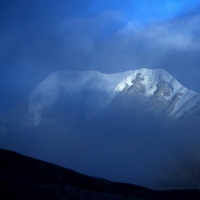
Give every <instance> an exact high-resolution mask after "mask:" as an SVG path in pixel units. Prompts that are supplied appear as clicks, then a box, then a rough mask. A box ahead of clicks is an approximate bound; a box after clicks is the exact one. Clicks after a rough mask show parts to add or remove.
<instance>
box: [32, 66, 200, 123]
mask: <svg viewBox="0 0 200 200" xmlns="http://www.w3.org/2000/svg"><path fill="white" fill-rule="evenodd" d="M137 76H139V78H141V79H140V81H141V82H140V83H142V84H143V86H144V87H145V94H144V95H145V96H146V97H147V99H148V98H149V97H150V96H152V95H153V94H154V92H155V91H156V89H157V85H158V83H159V82H160V81H165V83H166V84H167V87H168V89H169V91H170V94H169V96H162V97H163V98H165V100H166V101H169V100H170V99H172V98H173V97H174V96H175V95H176V94H177V93H180V92H181V93H182V96H180V99H179V101H178V102H177V104H176V105H175V108H174V110H173V111H172V112H171V114H170V116H172V115H176V117H179V116H181V115H182V114H184V113H185V112H187V110H189V109H190V108H191V107H192V106H194V105H195V104H196V103H197V102H198V101H199V100H200V96H199V95H197V93H196V92H194V91H190V90H188V89H187V88H185V87H183V86H182V85H181V84H180V83H179V82H178V81H177V80H176V79H175V78H174V77H173V76H171V75H170V74H169V73H168V72H166V71H165V70H163V69H145V68H142V69H137V70H130V71H126V72H122V73H116V74H103V73H100V72H97V71H70V70H63V71H57V72H54V73H52V74H51V75H50V76H48V77H47V78H46V79H45V80H43V81H42V82H41V83H40V84H39V85H38V86H37V87H36V88H35V89H34V90H33V91H32V93H31V96H30V99H29V112H31V113H32V114H33V115H34V124H35V125H36V126H37V125H39V124H40V122H41V119H42V114H43V113H45V112H46V111H47V110H48V109H50V108H51V106H52V105H53V104H54V103H55V101H56V100H57V98H58V96H59V92H60V89H61V88H64V90H65V92H66V93H67V94H68V96H69V98H70V99H71V101H72V102H73V105H72V106H73V107H74V108H75V109H77V108H78V105H79V104H80V101H81V99H82V98H84V97H83V95H84V92H86V94H87V102H88V104H89V105H90V110H88V114H89V115H91V116H92V115H95V114H97V113H99V112H101V111H103V110H104V109H105V108H106V107H107V106H108V105H109V104H110V103H111V102H112V100H113V99H114V98H115V96H116V95H117V94H118V93H119V92H121V91H123V90H124V89H125V88H129V87H131V86H132V85H133V84H135V83H134V82H133V80H134V79H136V78H137Z"/></svg>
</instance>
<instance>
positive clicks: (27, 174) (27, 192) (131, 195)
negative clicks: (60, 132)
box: [0, 150, 200, 200]
mask: <svg viewBox="0 0 200 200" xmlns="http://www.w3.org/2000/svg"><path fill="white" fill-rule="evenodd" d="M0 158H1V159H0V174H1V176H0V184H1V188H0V199H67V200H79V199H87V200H88V199H91V200H93V199H94V200H96V199H112V200H115V199H116V200H118V199H119V200H123V199H124V200H128V199H141V200H142V199H152V200H156V199H157V200H162V199H163V200H164V199H168V200H173V199H176V200H179V199H180V200H182V199H184V200H187V199H188V200H195V199H200V191H198V190H174V191H153V190H149V189H147V188H144V187H140V186H136V185H131V184H124V183H115V182H111V181H108V180H105V179H100V178H93V177H89V176H86V175H83V174H80V173H77V172H75V171H73V170H69V169H65V168H63V167H59V166H56V165H53V164H50V163H47V162H44V161H40V160H37V159H33V158H30V157H26V156H23V155H20V154H18V153H15V152H12V151H7V150H0Z"/></svg>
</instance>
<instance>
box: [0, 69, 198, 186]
mask: <svg viewBox="0 0 200 200" xmlns="http://www.w3.org/2000/svg"><path fill="white" fill-rule="evenodd" d="M150 75H151V76H150ZM162 78H164V79H162ZM108 86H109V87H108ZM151 87H152V88H151ZM149 88H150V91H148V90H147V89H149ZM183 92H184V94H182V93H183ZM198 98H199V94H198V93H196V92H194V91H190V90H188V89H186V88H185V87H183V86H182V85H181V84H180V83H179V82H178V81H177V80H176V79H175V78H174V77H172V76H171V75H170V74H169V73H167V72H166V71H165V70H149V69H139V70H135V71H128V72H125V73H119V74H115V75H112V74H110V75H107V74H106V75H104V74H102V73H100V72H94V71H86V72H73V71H68V70H67V71H58V72H54V73H53V74H52V75H50V76H49V77H47V78H46V79H45V80H44V81H43V82H42V83H40V84H39V85H38V86H37V87H36V88H35V89H34V90H33V91H32V93H31V94H30V95H29V96H27V98H26V99H24V101H23V102H21V104H19V105H18V106H16V107H13V108H11V109H10V110H9V111H7V112H5V113H2V114H1V115H0V131H1V137H0V148H4V149H8V150H13V151H16V152H19V153H22V154H25V155H28V156H31V157H35V158H39V159H42V160H46V161H48V162H52V163H55V164H59V165H62V166H64V167H67V168H71V169H75V170H77V171H80V172H82V173H84V174H88V175H94V176H99V177H102V178H107V179H110V180H113V181H121V182H128V183H134V184H137V185H143V186H146V187H149V188H153V189H185V188H190V189H191V188H193V189H197V188H200V181H199V180H200V176H199V170H200V160H199V155H200V147H199V142H198V141H200V135H199V132H200V124H199V120H200V101H198ZM177 108H178V111H179V112H175V111H174V110H176V109H177ZM172 112H174V113H173V115H172V114H171V113H172ZM36 122H37V123H36Z"/></svg>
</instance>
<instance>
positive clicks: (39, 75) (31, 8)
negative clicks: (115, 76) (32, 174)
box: [0, 0, 200, 186]
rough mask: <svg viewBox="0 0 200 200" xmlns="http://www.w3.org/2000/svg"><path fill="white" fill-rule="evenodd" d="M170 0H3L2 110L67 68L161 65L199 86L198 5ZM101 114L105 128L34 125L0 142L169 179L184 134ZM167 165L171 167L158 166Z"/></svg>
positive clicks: (71, 162) (89, 170)
mask: <svg viewBox="0 0 200 200" xmlns="http://www.w3.org/2000/svg"><path fill="white" fill-rule="evenodd" d="M169 2H170V3H171V4H168V3H169ZM173 2H175V3H173ZM173 2H172V1H159V2H158V1H153V3H149V2H148V1H147V0H146V1H145V0H142V1H140V3H138V1H134V0H132V1H122V0H115V1H114V0H112V1H109V2H108V1H107V0H102V1H99V0H95V1H92V3H91V1H89V0H84V3H83V1H81V0H76V1H73V2H72V1H67V0H66V1H65V0H59V1H56V2H55V1H52V0H51V1H46V0H41V1H27V0H26V1H25V0H20V1H14V0H9V1H6V2H3V1H2V2H1V3H0V9H1V12H0V20H1V26H0V63H1V64H0V66H1V73H0V86H1V90H0V111H1V112H4V111H6V110H8V109H9V108H10V107H12V106H15V105H16V104H17V103H18V102H20V101H21V100H22V99H24V98H25V97H27V96H28V95H29V94H30V93H31V92H32V91H33V90H34V88H35V87H36V86H37V85H38V84H39V83H40V82H41V81H43V80H44V79H45V78H46V77H47V76H49V75H50V74H51V73H52V72H54V71H58V70H66V69H70V70H75V71H85V70H97V71H99V72H103V73H109V74H110V73H118V72H124V71H127V70H134V69H138V68H150V69H157V68H162V69H165V70H166V71H168V72H169V73H170V74H171V75H172V76H174V77H175V78H176V79H177V80H178V81H179V82H180V83H181V84H182V85H183V86H185V87H187V88H188V89H191V90H194V91H196V92H200V84H199V76H200V66H199V63H200V4H199V2H198V1H193V3H191V2H190V3H189V1H173ZM107 122H108V124H109V125H108V126H109V129H107V130H106V131H105V130H102V129H101V128H100V129H99V130H98V131H97V129H95V128H94V127H93V126H94V125H91V124H90V125H89V127H90V128H89V130H88V129H87V128H85V129H82V125H80V126H79V125H78V124H76V126H75V127H76V128H74V126H73V127H71V126H65V125H63V124H60V125H59V124H56V125H55V126H54V124H52V125H51V126H50V128H47V127H45V126H44V127H43V126H39V127H34V128H33V129H27V130H23V131H21V132H18V134H17V135H15V136H14V135H13V134H11V135H9V134H7V135H5V137H4V139H3V140H1V148H8V149H11V150H16V151H18V152H20V153H23V154H26V155H29V156H33V157H36V158H40V159H43V160H46V161H49V162H53V163H56V164H59V165H62V166H65V167H69V168H71V169H74V170H77V171H80V172H82V173H86V174H89V175H93V176H99V177H105V178H108V179H110V180H114V181H122V182H130V183H135V184H139V185H146V186H149V185H150V182H151V180H153V179H154V180H155V176H157V178H158V179H159V178H160V177H163V176H166V177H169V176H170V178H172V177H173V172H172V171H173V170H175V171H176V169H177V170H178V169H179V165H178V164H177V162H176V161H177V158H178V157H182V155H185V153H183V152H179V151H178V150H179V148H180V146H181V147H182V145H184V144H185V142H186V140H187V137H185V138H184V139H183V140H184V141H183V142H182V143H181V142H180V144H179V142H177V141H179V139H180V138H179V136H177V135H176V134H174V133H170V134H169V133H168V132H163V134H161V132H159V131H158V132H156V131H155V130H153V131H152V130H143V131H141V130H140V129H139V128H138V127H136V129H135V132H132V130H129V129H128V128H126V129H120V128H119V129H117V128H115V127H113V126H112V123H111V121H109V119H108V120H107ZM78 123H79V122H78ZM139 123H140V125H141V124H142V125H144V124H145V123H146V122H145V121H140V122H139ZM68 125H69V124H68ZM119 130H120V131H119ZM124 130H126V131H124ZM151 131H152V132H151ZM57 133H58V134H57ZM130 133H132V134H130ZM152 135H153V136H152ZM192 142H194V141H191V144H192ZM191 144H190V145H191ZM177 151H178V153H177V154H176V155H175V154H174V152H177ZM191 152H193V150H192V151H189V153H188V154H187V156H188V157H187V158H183V160H184V159H186V160H187V159H188V158H189V157H190V155H192V153H191ZM166 163H168V164H167V165H169V166H168V167H169V168H167V169H166V171H163V168H164V167H165V166H166ZM170 166H174V168H173V167H172V168H173V170H172V171H171V167H170ZM147 168H148V170H146V169H147ZM186 172H187V171H186ZM163 173H166V174H163ZM130 174H131V176H130ZM169 174H170V175H169ZM170 178H169V181H170ZM151 186H152V185H151Z"/></svg>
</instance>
